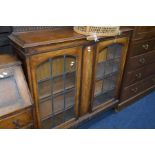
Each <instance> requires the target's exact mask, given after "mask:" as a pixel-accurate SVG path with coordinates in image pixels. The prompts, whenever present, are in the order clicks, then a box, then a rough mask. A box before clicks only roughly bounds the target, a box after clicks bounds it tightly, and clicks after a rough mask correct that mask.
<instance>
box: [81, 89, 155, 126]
mask: <svg viewBox="0 0 155 155" xmlns="http://www.w3.org/2000/svg"><path fill="white" fill-rule="evenodd" d="M79 129H155V92H152V93H151V94H149V95H147V96H145V97H144V98H142V99H140V100H138V101H136V102H135V103H134V104H132V105H130V106H128V107H127V108H125V109H124V110H122V111H120V112H117V113H116V112H114V111H113V110H110V111H108V112H105V113H103V114H100V115H98V116H97V117H95V118H93V119H92V120H89V121H88V122H86V123H85V124H83V125H81V126H80V127H79Z"/></svg>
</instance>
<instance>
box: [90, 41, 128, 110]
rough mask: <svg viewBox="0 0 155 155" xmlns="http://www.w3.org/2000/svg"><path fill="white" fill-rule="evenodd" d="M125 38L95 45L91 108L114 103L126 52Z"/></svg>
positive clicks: (116, 98)
mask: <svg viewBox="0 0 155 155" xmlns="http://www.w3.org/2000/svg"><path fill="white" fill-rule="evenodd" d="M127 42H128V40H127V39H126V38H124V39H123V38H122V39H116V40H111V41H104V42H101V43H99V44H98V45H97V53H96V62H95V78H94V91H93V99H92V108H93V109H96V108H97V107H101V106H105V105H107V104H109V103H110V104H111V103H115V101H116V100H118V92H119V86H120V81H121V78H122V73H123V68H124V61H125V58H126V52H127Z"/></svg>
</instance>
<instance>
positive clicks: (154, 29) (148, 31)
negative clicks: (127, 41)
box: [133, 26, 155, 40]
mask: <svg viewBox="0 0 155 155" xmlns="http://www.w3.org/2000/svg"><path fill="white" fill-rule="evenodd" d="M154 36H155V26H136V28H135V30H134V35H133V39H136V40H137V39H138V40H139V39H144V38H152V37H154Z"/></svg>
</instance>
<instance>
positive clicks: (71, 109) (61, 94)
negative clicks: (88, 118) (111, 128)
mask: <svg viewBox="0 0 155 155" xmlns="http://www.w3.org/2000/svg"><path fill="white" fill-rule="evenodd" d="M77 49H79V48H77ZM77 49H76V48H75V49H68V50H67V49H66V50H61V51H62V53H61V52H60V51H55V52H56V53H55V54H57V53H58V52H59V53H60V54H58V55H57V56H55V55H54V53H51V54H49V55H51V56H49V57H48V58H47V59H44V61H42V62H41V63H39V64H38V65H37V66H36V82H37V87H36V88H37V96H38V97H37V102H38V107H39V117H40V118H39V119H40V124H41V125H40V127H41V128H55V127H58V126H61V125H62V124H65V123H66V122H69V121H71V120H75V119H76V118H77V115H78V97H79V95H78V94H79V83H80V79H79V78H78V77H79V76H80V66H81V53H80V52H81V51H80V50H79V51H78V50H77ZM43 57H44V55H43ZM77 87H78V88H77Z"/></svg>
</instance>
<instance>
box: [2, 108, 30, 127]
mask: <svg viewBox="0 0 155 155" xmlns="http://www.w3.org/2000/svg"><path fill="white" fill-rule="evenodd" d="M31 123H32V111H31V110H25V111H24V112H20V113H18V114H16V115H13V116H10V117H6V118H4V119H2V120H0V129H18V128H25V127H26V128H27V126H28V125H29V124H31Z"/></svg>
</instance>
